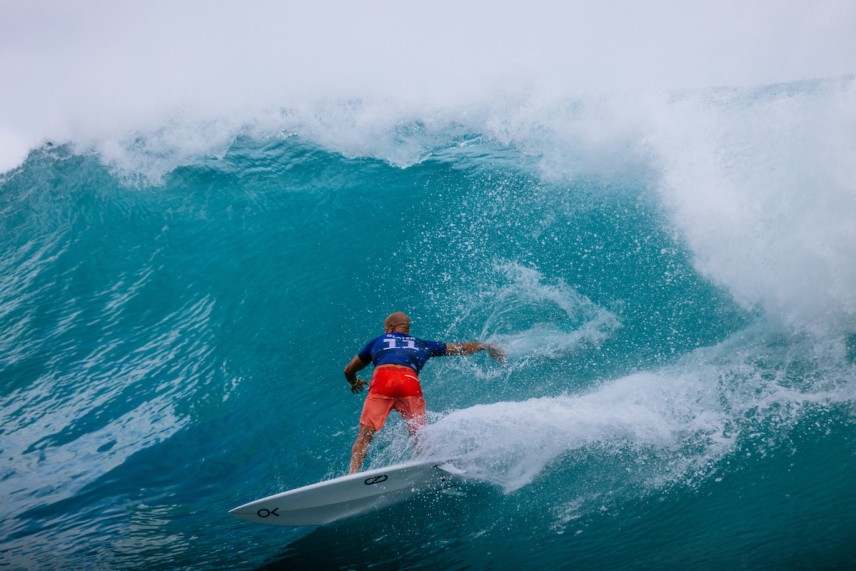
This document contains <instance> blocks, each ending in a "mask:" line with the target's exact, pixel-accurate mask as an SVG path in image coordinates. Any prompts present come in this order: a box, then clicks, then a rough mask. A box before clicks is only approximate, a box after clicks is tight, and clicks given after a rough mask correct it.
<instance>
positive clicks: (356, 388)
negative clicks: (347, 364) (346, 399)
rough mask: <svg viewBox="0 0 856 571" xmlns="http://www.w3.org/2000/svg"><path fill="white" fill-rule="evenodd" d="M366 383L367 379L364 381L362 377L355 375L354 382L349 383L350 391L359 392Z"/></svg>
mask: <svg viewBox="0 0 856 571" xmlns="http://www.w3.org/2000/svg"><path fill="white" fill-rule="evenodd" d="M367 384H369V383H368V381H364V380H363V379H361V378H359V377H357V380H356V382H354V383H350V385H351V392H352V393H354V394H357V393H361V392H363V390H364V389H365V388H366V385H367Z"/></svg>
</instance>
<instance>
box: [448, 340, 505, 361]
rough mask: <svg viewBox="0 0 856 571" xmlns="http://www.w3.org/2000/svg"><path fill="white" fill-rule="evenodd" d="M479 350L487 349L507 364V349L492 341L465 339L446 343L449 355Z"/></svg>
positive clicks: (494, 356)
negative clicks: (482, 341)
mask: <svg viewBox="0 0 856 571" xmlns="http://www.w3.org/2000/svg"><path fill="white" fill-rule="evenodd" d="M479 351H487V353H488V355H490V356H491V357H493V358H494V359H495V360H496V361H498V362H499V363H502V364H505V351H503V350H502V349H500V348H499V347H497V346H496V345H493V344H492V343H480V342H478V341H463V342H461V343H446V354H447V355H472V354H473V353H478V352H479Z"/></svg>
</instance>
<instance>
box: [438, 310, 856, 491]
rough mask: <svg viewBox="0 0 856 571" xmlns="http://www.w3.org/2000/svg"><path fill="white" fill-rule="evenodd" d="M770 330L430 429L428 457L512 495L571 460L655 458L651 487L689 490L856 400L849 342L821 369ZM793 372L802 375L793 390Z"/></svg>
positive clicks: (830, 350) (805, 350)
mask: <svg viewBox="0 0 856 571" xmlns="http://www.w3.org/2000/svg"><path fill="white" fill-rule="evenodd" d="M767 327H768V325H766V324H759V325H757V326H756V327H754V328H753V329H752V333H751V334H749V335H747V333H746V332H741V333H740V334H738V335H735V336H734V337H732V338H730V339H729V340H727V341H725V342H723V343H722V344H720V345H718V346H715V347H711V348H705V349H700V350H698V351H696V352H694V353H692V354H690V355H688V356H686V357H685V358H683V359H681V361H680V362H679V363H677V364H676V365H674V366H670V367H667V368H664V369H661V370H658V371H653V372H646V373H637V374H632V375H629V376H626V377H623V378H619V379H615V380H613V381H609V382H606V383H604V384H602V385H601V386H599V387H596V388H595V389H592V390H590V391H588V392H585V393H583V394H576V395H574V394H567V395H562V396H557V397H548V398H537V399H530V400H526V401H523V402H497V403H493V404H486V405H478V406H473V407H470V408H466V409H461V410H456V411H453V412H450V413H448V414H446V415H441V416H440V417H439V418H438V419H437V420H436V421H435V422H434V423H432V424H431V425H429V426H428V427H427V428H426V429H425V441H426V442H427V444H428V447H429V449H431V450H432V453H434V454H436V455H438V456H440V457H446V458H458V459H459V460H457V461H456V462H457V463H458V464H460V465H461V467H464V468H465V469H466V470H467V471H468V474H469V476H470V477H472V478H475V479H479V480H484V481H488V482H491V483H494V484H496V485H498V486H501V487H502V489H503V490H505V491H506V492H511V491H514V490H517V489H519V488H521V487H523V486H526V485H528V484H530V483H531V482H533V481H534V480H535V479H536V478H538V477H539V476H541V475H542V473H543V472H544V470H545V468H546V467H547V466H548V465H550V464H551V463H554V462H557V461H560V460H561V459H562V458H563V457H565V456H567V455H569V454H571V453H579V454H581V455H582V457H591V456H592V455H595V454H598V453H601V452H605V453H606V454H612V455H615V454H630V455H631V457H636V458H639V459H645V460H646V462H650V460H651V459H652V458H653V459H654V460H655V462H654V464H655V467H654V469H653V470H652V471H651V472H648V473H645V472H643V473H642V474H641V475H640V476H639V477H640V478H641V479H642V481H641V482H640V485H642V486H644V487H649V488H652V487H657V486H661V485H663V484H667V483H670V482H677V481H681V482H691V481H693V480H694V479H695V477H696V474H697V473H698V474H700V475H701V476H702V477H705V476H706V475H708V474H709V473H710V472H712V471H716V470H717V466H718V463H719V461H720V460H721V459H722V458H723V457H724V456H726V455H728V454H731V453H733V452H734V451H735V450H736V449H737V447H738V446H739V445H740V444H741V443H745V442H746V441H747V440H750V439H751V438H753V435H757V434H758V433H760V432H765V431H766V432H769V430H770V427H771V426H776V427H777V431H778V432H784V431H785V430H786V429H787V427H789V426H790V425H791V424H793V423H794V422H796V421H797V420H798V419H799V418H801V417H803V416H804V415H805V412H806V409H808V408H811V407H812V406H818V407H826V406H829V405H831V404H833V403H846V402H850V401H852V400H853V398H854V396H856V377H854V376H853V372H852V370H849V369H848V368H847V367H844V368H842V367H841V363H842V361H843V360H844V355H843V353H844V349H843V347H842V345H841V343H837V342H836V343H831V344H830V345H828V346H827V347H826V348H825V349H823V351H824V357H825V358H823V359H819V360H818V350H819V348H818V346H817V344H816V341H815V340H813V339H812V338H805V339H803V340H802V341H795V342H794V343H793V344H791V345H789V346H785V347H783V346H782V345H781V343H780V339H779V334H778V333H775V332H774V331H775V329H766V333H764V331H765V328H767ZM758 333H760V336H754V335H755V334H758ZM792 369H793V370H798V371H800V377H799V379H798V382H797V383H796V384H795V380H794V379H792V378H790V376H789V371H790V370H792ZM761 427H765V428H761ZM767 445H772V446H775V445H776V444H775V443H774V442H773V441H770V443H768V444H767ZM763 446H764V445H763V444H762V445H760V446H759V448H761V449H763ZM756 451H758V448H756ZM644 463H645V462H643V464H644Z"/></svg>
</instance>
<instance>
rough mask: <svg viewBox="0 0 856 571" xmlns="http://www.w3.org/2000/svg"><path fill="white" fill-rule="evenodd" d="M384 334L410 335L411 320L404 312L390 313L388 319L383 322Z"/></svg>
mask: <svg viewBox="0 0 856 571" xmlns="http://www.w3.org/2000/svg"><path fill="white" fill-rule="evenodd" d="M383 332H384V333H404V334H409V333H410V318H409V317H407V314H406V313H404V312H402V311H396V312H395V313H390V314H389V315H388V316H387V317H386V319H384V320H383Z"/></svg>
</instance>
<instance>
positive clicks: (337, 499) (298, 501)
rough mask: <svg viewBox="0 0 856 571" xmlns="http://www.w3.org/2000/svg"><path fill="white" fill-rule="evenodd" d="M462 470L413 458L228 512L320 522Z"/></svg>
mask: <svg viewBox="0 0 856 571" xmlns="http://www.w3.org/2000/svg"><path fill="white" fill-rule="evenodd" d="M461 474H463V471H462V470H459V469H458V468H456V467H455V466H454V465H453V464H451V463H450V462H448V461H436V460H432V461H425V460H414V461H412V462H405V463H403V464H396V465H394V466H387V467H385V468H374V469H372V470H367V471H365V472H358V473H356V474H348V475H347V476H341V477H339V478H333V479H332V480H326V481H323V482H318V483H317V484H310V485H308V486H303V487H301V488H295V489H293V490H288V491H286V492H281V493H279V494H274V495H272V496H268V497H266V498H262V499H260V500H256V501H253V502H250V503H247V504H244V505H242V506H238V507H236V508H234V509H232V510H230V511H229V513H230V514H232V515H234V516H235V517H238V518H240V519H243V520H246V521H250V522H253V523H261V524H266V525H289V526H303V525H324V524H325V523H330V522H333V521H336V520H339V519H342V518H345V517H349V516H353V515H357V514H360V513H363V512H366V511H369V510H373V509H378V508H381V507H385V506H389V505H392V504H394V503H397V502H400V501H402V500H405V499H407V498H408V497H410V496H413V495H415V494H417V493H419V492H423V491H427V490H430V489H438V488H441V487H443V486H444V485H446V483H447V482H448V481H449V480H450V479H451V478H452V477H453V476H459V475H461Z"/></svg>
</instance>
